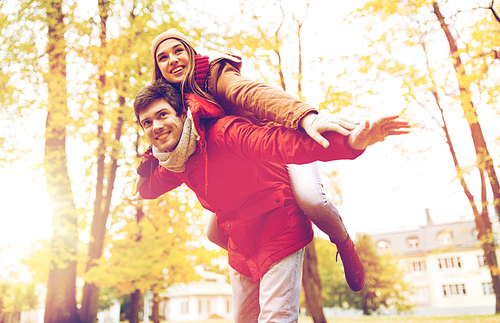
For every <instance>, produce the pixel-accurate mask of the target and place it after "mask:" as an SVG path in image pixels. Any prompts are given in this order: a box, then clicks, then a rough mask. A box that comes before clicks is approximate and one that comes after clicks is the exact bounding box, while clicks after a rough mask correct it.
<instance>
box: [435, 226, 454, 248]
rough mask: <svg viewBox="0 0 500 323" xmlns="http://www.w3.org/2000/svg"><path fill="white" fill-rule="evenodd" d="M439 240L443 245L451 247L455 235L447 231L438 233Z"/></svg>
mask: <svg viewBox="0 0 500 323" xmlns="http://www.w3.org/2000/svg"><path fill="white" fill-rule="evenodd" d="M437 238H438V241H439V242H440V243H441V244H442V245H444V246H449V245H451V241H452V240H453V234H452V233H451V231H450V230H445V231H441V232H440V233H438V236H437Z"/></svg>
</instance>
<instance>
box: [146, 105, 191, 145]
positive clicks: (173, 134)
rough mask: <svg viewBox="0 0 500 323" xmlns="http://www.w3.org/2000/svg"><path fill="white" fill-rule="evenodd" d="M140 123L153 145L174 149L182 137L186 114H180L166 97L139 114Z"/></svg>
mask: <svg viewBox="0 0 500 323" xmlns="http://www.w3.org/2000/svg"><path fill="white" fill-rule="evenodd" d="M139 118H140V124H141V126H142V128H143V129H144V131H145V133H146V136H148V138H149V141H150V142H151V144H152V145H153V146H155V147H156V148H158V149H160V150H162V151H172V150H174V148H175V147H176V146H177V143H178V142H179V140H180V139H181V135H182V129H183V128H184V121H185V120H186V116H182V117H180V116H178V115H177V113H176V112H175V110H174V109H173V108H172V106H171V105H170V104H169V103H168V102H167V100H165V99H158V100H155V101H153V102H152V103H151V104H150V105H149V106H148V108H147V109H145V110H144V111H142V112H141V113H140V114H139Z"/></svg>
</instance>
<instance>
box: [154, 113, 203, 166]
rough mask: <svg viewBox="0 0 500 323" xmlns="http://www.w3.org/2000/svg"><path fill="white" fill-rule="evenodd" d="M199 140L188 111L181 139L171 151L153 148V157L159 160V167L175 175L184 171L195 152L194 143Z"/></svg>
mask: <svg viewBox="0 0 500 323" xmlns="http://www.w3.org/2000/svg"><path fill="white" fill-rule="evenodd" d="M198 139H199V136H198V133H197V132H196V128H195V126H194V124H193V117H192V116H191V111H189V110H188V112H187V118H186V121H184V127H183V129H182V134H181V139H180V140H179V143H178V144H177V146H176V147H175V148H174V150H173V151H161V150H160V149H158V148H156V147H155V146H153V155H154V156H155V157H156V158H157V159H158V160H159V162H160V165H161V166H163V167H165V168H166V169H168V170H169V171H172V172H175V173H182V172H183V171H185V170H186V163H187V160H188V158H189V157H190V156H191V155H192V154H193V153H194V151H195V150H196V141H197V140H198Z"/></svg>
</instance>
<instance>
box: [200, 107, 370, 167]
mask: <svg viewBox="0 0 500 323" xmlns="http://www.w3.org/2000/svg"><path fill="white" fill-rule="evenodd" d="M210 131H215V133H214V134H213V135H215V136H216V137H215V138H217V140H216V143H215V145H216V146H217V149H222V150H224V151H227V152H229V153H231V154H234V155H237V156H238V157H240V158H245V159H250V160H254V161H260V162H271V163H280V164H307V163H311V162H314V161H332V160H340V159H355V158H357V157H358V156H360V155H361V154H362V153H363V152H364V150H355V149H352V148H350V147H349V145H348V144H347V140H348V137H346V136H343V135H341V134H339V133H337V132H325V133H323V135H324V136H325V138H326V139H328V141H329V142H330V146H329V147H328V148H324V147H323V146H321V145H320V144H318V143H317V142H316V141H314V140H313V139H312V138H310V137H309V136H308V135H307V134H306V133H305V131H303V130H301V129H299V130H291V129H287V128H284V127H280V126H276V127H259V126H256V125H253V124H252V123H251V122H249V121H248V120H246V119H244V118H239V117H234V116H230V117H229V116H228V117H225V118H221V119H219V121H218V122H217V123H216V124H215V126H214V127H212V128H211V129H210Z"/></svg>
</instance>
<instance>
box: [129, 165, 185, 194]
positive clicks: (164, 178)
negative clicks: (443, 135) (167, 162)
mask: <svg viewBox="0 0 500 323" xmlns="http://www.w3.org/2000/svg"><path fill="white" fill-rule="evenodd" d="M182 183H183V182H182V180H181V179H179V178H178V177H177V176H175V175H174V174H173V173H172V172H170V171H168V170H166V169H165V168H163V167H161V166H158V167H156V168H155V169H154V171H152V172H151V176H150V177H148V178H147V180H146V181H145V182H144V183H143V184H142V185H141V187H139V195H140V196H141V197H142V198H143V199H148V200H154V199H155V198H157V197H159V196H161V195H163V194H165V193H166V192H168V191H171V190H173V189H175V188H177V187H178V186H180V185H181V184H182Z"/></svg>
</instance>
